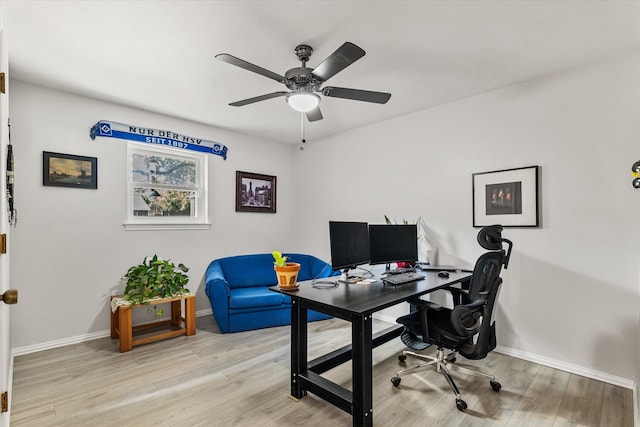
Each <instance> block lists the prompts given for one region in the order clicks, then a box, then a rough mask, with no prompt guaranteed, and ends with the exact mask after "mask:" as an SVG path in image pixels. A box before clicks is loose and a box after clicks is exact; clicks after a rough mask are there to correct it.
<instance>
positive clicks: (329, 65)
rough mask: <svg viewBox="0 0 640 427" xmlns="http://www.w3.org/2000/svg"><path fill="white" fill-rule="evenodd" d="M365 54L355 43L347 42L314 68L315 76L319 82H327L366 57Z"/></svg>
mask: <svg viewBox="0 0 640 427" xmlns="http://www.w3.org/2000/svg"><path fill="white" fill-rule="evenodd" d="M364 54H365V52H364V50H362V49H361V48H359V47H358V46H356V45H355V44H353V43H350V42H346V43H344V44H343V45H342V46H340V47H339V48H338V50H336V51H335V52H333V53H332V54H331V55H329V57H328V58H327V59H325V60H324V61H322V62H321V63H320V65H318V66H317V67H316V68H314V70H313V72H312V73H311V74H313V75H314V76H315V77H316V78H318V79H319V80H322V81H323V82H326V81H327V80H329V79H330V78H331V77H333V76H334V75H336V74H338V73H339V72H340V71H342V70H344V69H345V68H347V67H348V66H349V65H351V64H353V63H354V62H356V61H357V60H358V59H360V58H362V57H363V56H364Z"/></svg>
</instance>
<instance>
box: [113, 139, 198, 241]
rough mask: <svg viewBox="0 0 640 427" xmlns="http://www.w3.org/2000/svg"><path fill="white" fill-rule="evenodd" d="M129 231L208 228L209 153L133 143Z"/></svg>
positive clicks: (129, 151) (130, 147)
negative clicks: (207, 155) (207, 154)
mask: <svg viewBox="0 0 640 427" xmlns="http://www.w3.org/2000/svg"><path fill="white" fill-rule="evenodd" d="M127 159H128V168H127V222H126V223H125V227H126V229H127V230H141V229H172V228H175V229H181V228H207V227H208V225H209V224H208V217H207V206H208V201H207V164H208V162H207V157H206V154H202V153H195V152H190V151H186V150H184V151H179V150H175V149H169V148H165V147H159V146H148V145H146V144H138V143H133V142H129V143H128V145H127Z"/></svg>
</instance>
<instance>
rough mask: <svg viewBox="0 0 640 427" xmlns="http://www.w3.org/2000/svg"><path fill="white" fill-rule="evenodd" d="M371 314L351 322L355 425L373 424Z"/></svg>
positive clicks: (356, 317)
mask: <svg viewBox="0 0 640 427" xmlns="http://www.w3.org/2000/svg"><path fill="white" fill-rule="evenodd" d="M371 334H372V319H371V315H370V314H369V315H365V316H354V317H353V319H352V322H351V335H352V337H351V339H352V354H353V358H352V360H351V366H352V369H353V373H352V375H353V414H352V415H353V425H354V426H373V367H372V363H373V357H372V350H373V343H372V337H371Z"/></svg>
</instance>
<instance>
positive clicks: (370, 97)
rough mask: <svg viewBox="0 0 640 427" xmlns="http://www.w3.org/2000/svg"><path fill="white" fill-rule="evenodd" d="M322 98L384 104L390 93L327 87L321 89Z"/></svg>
mask: <svg viewBox="0 0 640 427" xmlns="http://www.w3.org/2000/svg"><path fill="white" fill-rule="evenodd" d="M322 94H323V95H324V96H330V97H334V98H344V99H353V100H355V101H365V102H375V103H377V104H386V103H387V101H388V100H389V98H391V94H390V93H385V92H372V91H370V90H361V89H348V88H346V87H332V86H327V87H325V88H324V89H322Z"/></svg>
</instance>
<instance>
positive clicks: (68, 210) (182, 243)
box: [10, 81, 295, 349]
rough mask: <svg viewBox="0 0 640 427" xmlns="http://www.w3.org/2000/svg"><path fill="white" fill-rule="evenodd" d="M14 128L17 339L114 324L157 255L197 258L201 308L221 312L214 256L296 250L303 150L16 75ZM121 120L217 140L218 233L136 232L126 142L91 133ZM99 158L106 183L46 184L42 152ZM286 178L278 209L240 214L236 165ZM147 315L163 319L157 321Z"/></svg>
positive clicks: (212, 165) (43, 339)
mask: <svg viewBox="0 0 640 427" xmlns="http://www.w3.org/2000/svg"><path fill="white" fill-rule="evenodd" d="M10 106H11V125H12V126H11V132H12V134H11V136H12V141H13V143H14V146H15V155H16V206H17V208H18V214H19V222H18V226H17V228H16V229H15V230H13V232H14V233H13V248H12V268H13V269H12V277H13V280H12V285H13V286H14V287H16V288H18V289H19V292H20V301H19V304H18V305H16V306H13V307H12V330H13V331H12V335H13V347H14V349H15V348H21V347H25V346H33V345H40V344H43V343H48V342H52V341H59V340H64V339H70V338H73V337H77V336H82V335H85V334H91V333H98V332H104V331H106V330H108V329H109V311H108V299H109V295H111V294H114V293H118V292H120V293H121V292H122V291H123V290H124V285H123V284H122V283H120V281H119V279H120V277H121V276H122V274H124V273H125V272H126V271H127V269H128V267H129V266H131V265H133V264H137V263H139V262H140V261H142V259H143V258H144V256H146V255H152V254H154V253H157V254H158V255H159V256H161V257H163V258H170V259H172V260H174V261H176V262H183V263H184V264H186V265H187V266H188V267H190V269H191V270H190V272H189V276H190V289H191V291H194V292H196V294H197V310H206V309H210V308H211V307H210V305H209V301H208V299H207V298H206V295H205V294H204V286H203V275H204V271H205V269H206V267H207V265H208V263H209V262H210V261H211V260H213V259H214V258H218V257H221V256H227V255H236V254H240V253H253V252H271V251H272V250H274V249H276V248H278V249H281V250H283V251H286V250H288V249H289V245H290V237H289V233H287V232H285V231H286V230H287V229H288V227H289V224H290V223H291V221H292V218H293V213H292V210H293V204H294V200H293V191H292V186H293V176H292V171H291V169H290V167H289V165H290V164H291V162H292V156H293V153H294V150H295V148H294V147H291V146H288V145H284V144H277V143H273V142H268V141H264V140H259V139H256V138H252V137H248V136H244V135H240V134H237V133H233V132H229V131H225V130H222V129H216V128H212V127H208V126H204V125H200V124H195V123H191V122H187V121H184V120H179V119H175V118H169V117H163V116H160V115H157V114H152V113H148V112H144V111H140V110H135V109H132V108H126V107H122V106H118V105H115V104H110V103H105V102H99V101H95V100H91V99H88V98H82V97H78V96H73V95H69V94H64V93H62V92H57V91H53V90H49V89H45V88H41V87H38V86H34V85H30V84H25V83H22V82H18V81H12V82H11V98H10ZM100 119H104V120H111V121H116V122H121V123H127V124H131V125H137V126H142V127H149V128H160V129H168V130H171V131H174V132H177V133H180V134H183V135H188V136H193V137H198V138H203V139H208V140H215V141H219V142H221V143H223V144H225V145H226V146H227V147H228V148H229V153H228V158H227V160H226V161H224V160H223V159H222V157H219V156H213V155H211V156H209V202H210V203H209V213H210V219H211V223H212V225H211V228H210V229H209V230H206V231H205V230H186V231H125V230H124V228H123V225H122V223H123V220H124V218H125V217H126V207H125V202H126V142H124V141H122V140H116V139H107V138H96V140H95V141H92V140H91V139H90V138H89V129H90V128H91V126H92V125H93V124H95V123H96V122H97V121H98V120H100ZM43 151H54V152H61V153H69V154H77V155H84V156H92V157H97V158H98V189H97V190H82V189H70V188H58V187H43V185H42V152H43ZM236 170H244V171H250V172H256V173H264V174H269V175H275V176H277V184H278V199H277V209H278V212H277V214H275V215H273V214H259V213H236V212H235V171H236ZM147 320H152V318H151V319H147Z"/></svg>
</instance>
